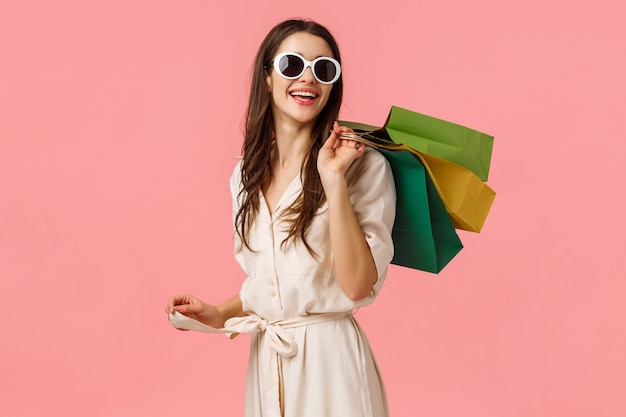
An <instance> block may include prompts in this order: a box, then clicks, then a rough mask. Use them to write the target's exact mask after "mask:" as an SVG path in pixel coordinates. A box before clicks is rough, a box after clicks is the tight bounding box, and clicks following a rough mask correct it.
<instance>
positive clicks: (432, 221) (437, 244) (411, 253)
mask: <svg viewBox="0 0 626 417" xmlns="http://www.w3.org/2000/svg"><path fill="white" fill-rule="evenodd" d="M379 151H380V152H381V153H382V154H383V155H384V156H385V158H387V160H388V161H389V163H390V165H391V170H392V172H393V178H394V182H395V186H396V194H397V201H396V219H395V222H394V226H393V230H392V238H393V243H394V250H395V252H394V257H393V260H392V261H391V263H393V264H395V265H401V266H406V267H409V268H413V269H419V270H422V271H428V272H433V273H439V272H440V271H441V270H442V269H443V268H444V267H445V266H446V265H447V264H448V262H450V261H451V260H452V258H454V257H455V256H456V254H457V253H459V251H460V250H461V249H462V248H463V245H462V244H461V240H460V239H459V237H458V235H457V233H456V230H455V228H454V225H453V224H452V221H451V219H450V216H448V213H447V212H446V209H445V207H444V205H443V203H442V201H441V198H440V197H439V194H438V193H437V190H436V189H435V187H434V185H433V183H432V181H431V179H430V177H429V176H428V175H427V173H426V170H425V168H424V166H423V165H422V163H421V162H420V161H419V159H417V157H415V155H413V154H412V153H410V152H409V151H406V150H402V151H393V150H387V149H379Z"/></svg>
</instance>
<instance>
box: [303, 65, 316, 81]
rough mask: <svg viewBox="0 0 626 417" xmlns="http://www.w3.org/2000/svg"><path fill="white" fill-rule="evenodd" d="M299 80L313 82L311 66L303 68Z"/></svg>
mask: <svg viewBox="0 0 626 417" xmlns="http://www.w3.org/2000/svg"><path fill="white" fill-rule="evenodd" d="M300 81H303V82H308V83H312V82H315V81H316V79H315V76H314V75H313V68H311V67H310V66H308V67H307V68H306V69H305V70H304V73H303V74H302V76H301V77H300Z"/></svg>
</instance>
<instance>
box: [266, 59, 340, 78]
mask: <svg viewBox="0 0 626 417" xmlns="http://www.w3.org/2000/svg"><path fill="white" fill-rule="evenodd" d="M308 67H311V70H312V71H313V76H314V77H315V79H316V80H317V81H319V82H320V83H322V84H332V83H334V82H336V81H337V80H338V79H339V77H340V76H341V65H340V64H339V62H338V61H337V60H336V59H333V58H330V57H327V56H321V57H319V58H315V59H314V60H313V61H309V60H307V59H306V58H304V57H303V56H302V55H300V54H298V53H296V52H283V53H280V54H278V55H276V58H274V70H276V72H277V73H278V74H280V76H281V77H283V78H286V79H288V80H295V79H296V78H300V77H302V74H304V71H306V69H307V68H308Z"/></svg>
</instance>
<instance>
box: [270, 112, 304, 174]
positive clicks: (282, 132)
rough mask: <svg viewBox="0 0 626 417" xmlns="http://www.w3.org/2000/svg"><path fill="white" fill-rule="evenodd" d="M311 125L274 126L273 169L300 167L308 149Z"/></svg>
mask: <svg viewBox="0 0 626 417" xmlns="http://www.w3.org/2000/svg"><path fill="white" fill-rule="evenodd" d="M312 131H313V123H307V124H284V123H283V124H280V125H279V124H276V125H275V131H274V139H275V141H276V143H275V145H274V151H275V155H274V158H272V159H274V161H275V162H274V164H277V165H275V168H288V167H296V166H297V167H298V169H299V168H300V166H301V165H302V162H303V161H304V159H305V157H306V153H307V151H308V149H309V145H310V143H311V140H312V137H311V133H312Z"/></svg>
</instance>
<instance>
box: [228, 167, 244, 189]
mask: <svg viewBox="0 0 626 417" xmlns="http://www.w3.org/2000/svg"><path fill="white" fill-rule="evenodd" d="M242 163H243V160H242V159H239V160H238V161H237V163H236V164H235V167H234V168H233V172H232V173H231V174H230V188H231V190H238V189H240V188H241V164H242Z"/></svg>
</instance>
